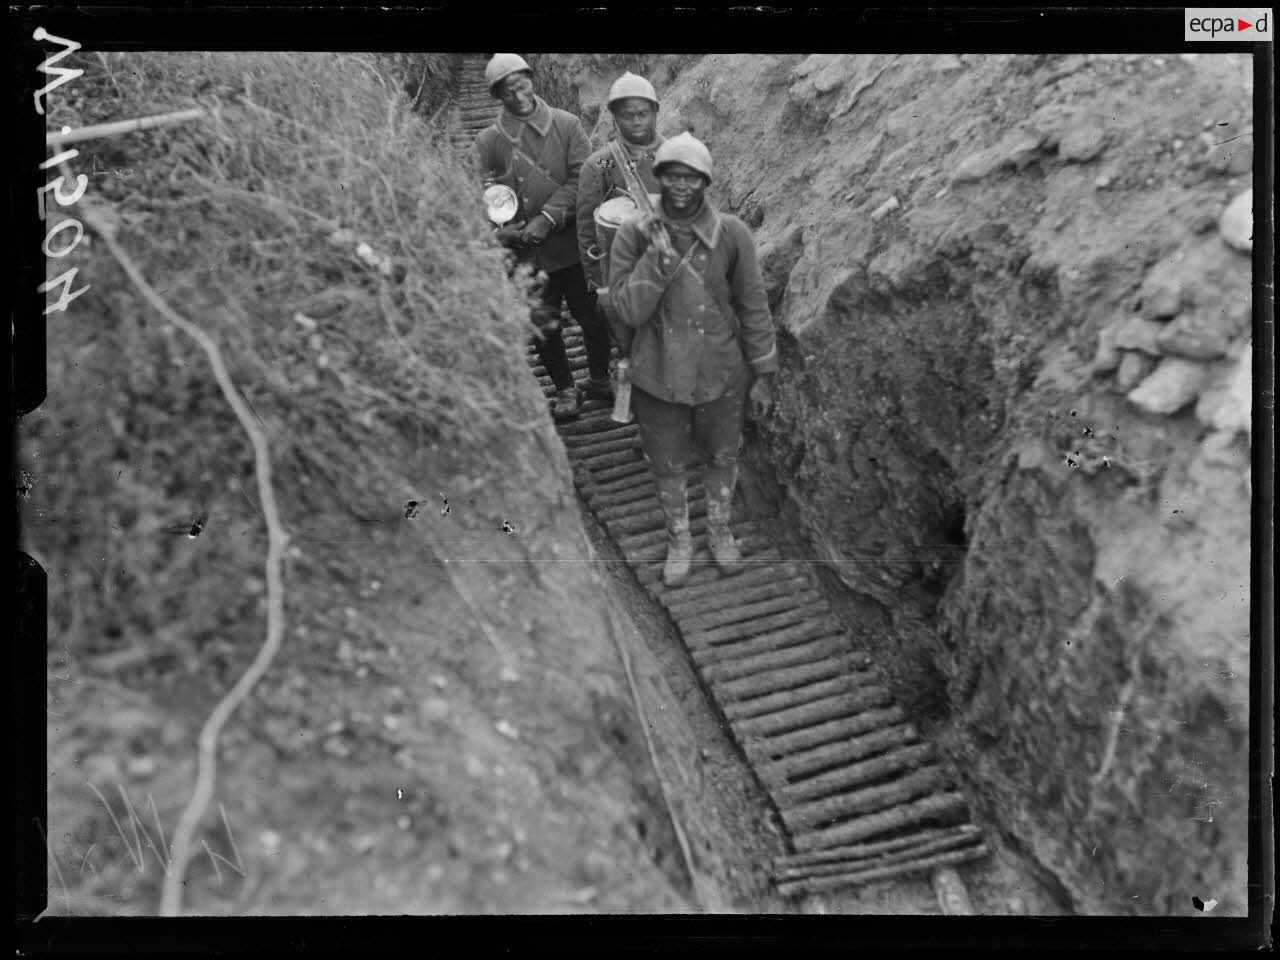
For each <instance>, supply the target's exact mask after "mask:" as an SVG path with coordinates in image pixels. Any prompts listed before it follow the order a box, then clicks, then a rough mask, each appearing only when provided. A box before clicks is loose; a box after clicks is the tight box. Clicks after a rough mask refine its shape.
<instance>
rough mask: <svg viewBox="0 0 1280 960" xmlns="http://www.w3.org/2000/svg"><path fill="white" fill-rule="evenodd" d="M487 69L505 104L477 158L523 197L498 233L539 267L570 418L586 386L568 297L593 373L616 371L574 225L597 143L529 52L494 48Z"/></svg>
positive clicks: (562, 413) (553, 364)
mask: <svg viewBox="0 0 1280 960" xmlns="http://www.w3.org/2000/svg"><path fill="white" fill-rule="evenodd" d="M484 75H485V82H486V83H487V84H488V86H489V92H490V94H492V96H493V97H494V98H495V99H498V100H501V101H502V110H501V112H500V113H499V114H498V117H497V119H496V120H495V121H494V123H493V125H492V126H490V127H487V128H486V129H484V130H482V131H481V132H480V135H479V136H478V137H477V138H476V147H475V149H476V155H477V160H478V161H479V168H480V171H481V172H482V174H483V175H484V176H485V178H486V180H488V181H490V182H493V183H500V184H504V185H505V186H508V187H510V188H511V189H512V190H514V191H515V193H516V197H517V198H518V200H519V204H520V206H519V210H518V212H517V213H516V217H515V219H514V220H513V221H512V222H511V223H510V224H508V225H506V226H503V227H501V228H499V229H498V231H497V238H498V242H499V243H501V244H503V245H504V246H506V247H508V248H510V249H511V250H512V251H513V253H514V254H515V256H516V258H517V260H519V261H522V262H528V263H530V264H531V265H532V266H533V267H534V268H535V269H536V270H537V271H538V274H539V277H540V280H539V301H540V305H539V307H538V309H537V310H535V314H534V319H535V321H536V322H537V324H538V327H539V330H540V331H541V332H542V336H541V337H540V338H538V339H537V340H536V343H537V348H538V356H539V359H540V360H541V361H542V364H543V365H544V366H545V367H546V369H547V373H548V374H549V375H550V376H551V379H552V381H553V382H554V383H555V387H556V400H555V407H554V410H553V413H554V415H555V417H556V419H559V420H568V419H572V418H574V417H576V416H577V415H578V390H577V387H576V386H575V384H574V381H573V371H572V369H571V368H570V366H569V359H568V356H567V355H566V353H565V346H564V338H563V335H562V333H561V330H560V308H561V306H562V304H563V303H564V302H565V301H567V302H568V305H569V313H570V314H571V315H572V316H573V318H574V319H575V320H576V321H577V322H578V324H579V325H580V326H581V327H582V339H583V341H584V343H585V346H586V349H587V365H588V368H589V370H590V373H591V377H592V379H593V380H596V379H603V380H605V381H607V380H608V378H609V333H608V330H607V329H606V327H605V324H604V321H603V319H602V318H601V317H600V316H599V314H598V311H597V310H596V305H595V303H594V302H593V299H592V296H591V294H590V293H588V291H587V284H586V279H585V277H584V275H583V272H582V264H581V263H580V262H579V260H578V242H577V231H576V230H575V229H574V224H575V219H576V217H577V197H578V175H579V172H580V171H581V169H582V163H583V161H584V160H586V158H587V154H589V153H590V152H591V145H590V143H589V142H588V140H587V135H586V133H585V132H584V131H583V129H582V124H581V123H579V122H578V119H577V117H575V116H574V115H573V114H571V113H568V112H566V111H564V110H558V109H556V108H555V107H552V106H550V105H548V104H547V102H546V101H545V100H543V99H542V98H541V97H539V96H538V95H537V94H536V93H535V92H534V88H533V70H532V68H531V67H530V66H529V64H528V63H526V62H525V60H524V58H523V57H521V56H519V55H518V54H515V53H497V54H494V56H493V58H492V59H491V60H490V61H489V63H488V65H487V66H486V67H485V72H484Z"/></svg>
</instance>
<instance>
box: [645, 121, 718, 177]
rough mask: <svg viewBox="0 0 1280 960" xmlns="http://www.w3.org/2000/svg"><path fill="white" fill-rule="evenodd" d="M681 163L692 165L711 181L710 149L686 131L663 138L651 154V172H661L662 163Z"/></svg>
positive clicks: (687, 165)
mask: <svg viewBox="0 0 1280 960" xmlns="http://www.w3.org/2000/svg"><path fill="white" fill-rule="evenodd" d="M667 163H683V164H684V165H685V166H686V167H692V168H693V169H694V170H697V171H698V172H699V173H701V174H702V175H703V176H705V177H706V178H707V182H708V183H710V182H711V151H710V150H708V149H707V146H706V144H704V143H703V142H702V141H701V140H699V139H697V138H696V137H695V136H694V135H693V134H691V133H689V132H688V131H686V132H684V133H681V134H677V135H676V136H674V137H672V138H671V139H669V140H664V141H663V142H662V146H660V147H658V152H657V153H655V154H654V156H653V172H654V173H659V172H661V168H662V166H663V164H667Z"/></svg>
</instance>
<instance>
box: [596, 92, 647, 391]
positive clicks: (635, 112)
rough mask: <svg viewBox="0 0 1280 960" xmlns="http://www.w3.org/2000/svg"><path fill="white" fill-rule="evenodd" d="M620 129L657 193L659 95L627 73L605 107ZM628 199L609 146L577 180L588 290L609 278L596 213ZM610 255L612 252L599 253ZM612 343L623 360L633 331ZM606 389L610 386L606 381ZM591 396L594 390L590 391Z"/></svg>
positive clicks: (619, 333) (637, 167)
mask: <svg viewBox="0 0 1280 960" xmlns="http://www.w3.org/2000/svg"><path fill="white" fill-rule="evenodd" d="M606 106H607V107H608V109H609V112H610V113H611V114H613V121H614V125H615V126H616V127H617V129H618V141H617V142H618V144H619V145H620V146H621V147H622V149H623V153H624V154H625V155H626V157H627V159H628V160H630V161H631V162H632V165H633V166H632V169H633V170H634V171H635V174H636V176H637V177H638V178H639V180H640V182H641V183H642V184H643V185H644V188H645V189H646V190H648V191H649V192H650V193H658V192H659V187H658V179H657V177H656V176H654V173H653V164H654V157H655V151H656V150H657V149H658V147H660V146H662V140H663V138H662V137H661V136H660V135H659V134H658V131H657V124H658V94H657V92H656V91H655V90H654V89H653V84H651V83H650V82H649V81H648V80H646V79H645V78H644V77H641V76H638V75H636V74H634V73H631V72H627V73H624V74H623V75H622V76H621V77H619V78H618V79H617V80H615V81H614V83H613V86H611V87H610V88H609V100H608V102H607V104H606ZM626 195H627V183H626V179H625V177H624V176H623V172H622V171H621V170H619V169H618V166H617V163H616V162H615V161H614V158H613V156H612V152H611V151H610V149H609V145H608V144H605V145H604V146H603V147H601V148H600V149H599V150H597V151H596V152H595V153H593V154H591V156H589V157H587V162H586V163H584V164H583V165H582V175H581V177H579V179H578V256H579V258H580V259H581V261H582V269H583V271H584V272H585V274H586V277H587V289H588V290H590V291H591V292H592V293H593V294H597V293H599V291H600V290H601V289H604V288H606V287H607V285H608V281H609V278H608V277H605V276H602V275H601V261H602V260H603V257H602V256H592V253H591V251H592V249H593V248H594V247H595V246H596V224H595V214H596V209H597V208H598V207H599V206H600V204H602V203H604V202H605V201H606V200H612V199H613V198H614V197H620V196H626ZM601 253H608V251H607V250H606V251H601ZM611 332H612V334H613V338H614V340H616V341H617V343H618V347H619V350H620V352H621V353H622V354H623V355H625V354H626V352H627V348H628V347H629V346H630V343H631V328H630V327H627V326H626V325H625V324H620V325H614V327H613V329H612V331H611ZM606 385H607V381H606ZM588 389H589V390H590V388H588Z"/></svg>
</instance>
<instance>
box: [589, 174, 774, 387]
mask: <svg viewBox="0 0 1280 960" xmlns="http://www.w3.org/2000/svg"><path fill="white" fill-rule="evenodd" d="M658 215H659V216H660V217H661V218H662V219H663V220H665V221H666V222H667V223H668V224H669V225H670V226H668V227H667V229H668V232H669V233H672V234H674V236H673V241H675V243H676V244H681V245H683V244H688V245H690V246H691V247H692V250H693V252H692V255H691V256H690V258H689V260H688V262H687V263H686V264H685V265H684V266H682V267H680V268H679V270H674V267H675V266H676V261H673V260H670V258H666V259H667V261H668V262H666V263H660V262H659V260H660V257H659V254H658V251H657V249H656V248H654V247H653V246H652V245H651V244H650V242H649V240H648V238H647V237H645V236H644V234H643V233H642V232H641V230H640V227H639V225H638V223H637V221H628V222H626V223H624V224H622V226H621V227H620V228H619V230H618V235H617V237H616V238H615V239H614V242H613V250H612V253H611V255H610V256H611V263H610V270H609V289H610V291H611V299H612V302H613V305H614V307H615V308H616V310H617V312H618V315H619V316H620V318H621V319H622V320H623V321H624V322H625V323H626V324H627V325H628V326H630V327H633V328H635V330H636V333H635V339H634V341H633V342H632V344H631V351H630V356H631V379H632V382H633V383H634V384H635V385H636V386H637V387H639V388H640V389H642V390H644V391H646V392H647V393H649V394H652V395H653V396H655V397H657V398H659V399H661V400H665V401H667V402H668V403H681V404H704V403H709V402H711V401H713V400H716V399H717V398H719V397H721V396H722V395H724V394H725V393H726V392H727V391H729V390H730V389H732V388H733V386H734V384H735V383H741V382H742V381H743V380H744V379H745V378H746V375H747V370H748V368H750V370H751V371H753V372H754V373H757V374H760V373H772V372H773V371H775V370H777V369H778V351H777V346H776V344H775V342H774V333H773V318H772V316H771V315H770V313H769V301H768V297H767V295H766V294H765V289H764V278H763V277H762V276H761V274H760V264H759V261H758V259H757V257H756V247H755V240H754V239H753V238H752V236H751V231H750V229H749V228H748V227H747V225H746V224H745V223H743V222H742V221H741V220H739V219H738V218H737V217H735V216H732V215H730V214H722V213H719V212H718V211H716V210H715V209H714V208H712V206H711V205H710V203H708V202H707V201H706V200H705V199H704V200H703V202H702V207H701V209H700V210H699V211H698V213H697V214H696V215H695V216H694V217H693V219H692V220H691V221H690V222H689V223H688V232H687V234H686V236H687V237H688V240H682V239H681V236H680V234H681V233H682V232H683V231H681V230H679V229H678V224H677V223H676V222H674V221H672V219H671V218H670V217H669V216H668V215H667V214H666V212H665V210H664V209H663V208H662V205H661V204H660V205H659V214H658ZM694 240H696V241H697V242H696V243H694V242H693V241H694ZM681 253H683V251H681ZM681 253H678V254H677V257H679V256H680V255H681ZM695 272H696V276H695ZM699 278H701V279H699Z"/></svg>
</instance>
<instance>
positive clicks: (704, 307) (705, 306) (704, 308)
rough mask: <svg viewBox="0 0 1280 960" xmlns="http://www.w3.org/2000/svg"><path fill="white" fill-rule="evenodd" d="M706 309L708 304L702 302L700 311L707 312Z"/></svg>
mask: <svg viewBox="0 0 1280 960" xmlns="http://www.w3.org/2000/svg"><path fill="white" fill-rule="evenodd" d="M706 310H707V305H706V304H705V303H700V304H698V312H699V313H705V312H706Z"/></svg>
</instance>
